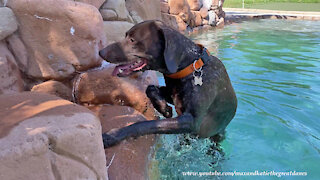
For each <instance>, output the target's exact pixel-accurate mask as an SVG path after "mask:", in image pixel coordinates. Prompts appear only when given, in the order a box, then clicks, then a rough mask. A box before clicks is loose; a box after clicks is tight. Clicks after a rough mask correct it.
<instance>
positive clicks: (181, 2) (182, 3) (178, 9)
mask: <svg viewBox="0 0 320 180" xmlns="http://www.w3.org/2000/svg"><path fill="white" fill-rule="evenodd" d="M168 4H169V8H170V14H172V15H178V16H179V17H180V18H181V19H182V20H183V21H184V22H185V23H186V24H188V25H190V26H191V27H193V23H192V17H193V15H192V13H191V11H190V7H189V4H188V2H187V1H186V0H169V1H168ZM180 24H181V23H180ZM182 29H183V28H182Z"/></svg>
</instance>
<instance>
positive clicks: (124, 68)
mask: <svg viewBox="0 0 320 180" xmlns="http://www.w3.org/2000/svg"><path fill="white" fill-rule="evenodd" d="M129 67H130V64H127V65H119V66H116V67H115V68H114V70H113V72H112V76H117V75H118V74H121V73H123V72H126V71H128V70H129V69H130V68H129ZM121 70H122V72H120V71H121Z"/></svg>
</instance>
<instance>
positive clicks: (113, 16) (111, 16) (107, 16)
mask: <svg viewBox="0 0 320 180" xmlns="http://www.w3.org/2000/svg"><path fill="white" fill-rule="evenodd" d="M100 14H101V16H102V18H103V20H104V21H115V20H117V19H118V15H117V13H116V12H115V11H114V10H112V9H101V10H100Z"/></svg>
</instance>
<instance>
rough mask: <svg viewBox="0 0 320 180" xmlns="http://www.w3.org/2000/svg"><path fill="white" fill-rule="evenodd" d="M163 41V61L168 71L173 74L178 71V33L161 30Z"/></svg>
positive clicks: (179, 48) (179, 52)
mask: <svg viewBox="0 0 320 180" xmlns="http://www.w3.org/2000/svg"><path fill="white" fill-rule="evenodd" d="M161 31H162V33H163V36H164V40H165V43H164V44H165V47H164V54H163V55H164V60H165V63H166V66H167V69H168V71H169V72H170V73H171V74H173V73H176V72H177V70H178V62H179V61H180V58H181V45H179V44H178V43H177V42H179V39H180V38H179V35H180V34H179V32H177V31H175V30H173V29H171V28H167V27H165V28H161Z"/></svg>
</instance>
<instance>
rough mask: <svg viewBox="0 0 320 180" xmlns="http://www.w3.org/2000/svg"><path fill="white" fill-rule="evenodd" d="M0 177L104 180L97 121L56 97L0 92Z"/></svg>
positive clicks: (101, 147)
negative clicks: (4, 93)
mask: <svg viewBox="0 0 320 180" xmlns="http://www.w3.org/2000/svg"><path fill="white" fill-rule="evenodd" d="M0 102H5V103H0V117H1V118H0V162H1V163H0V179H5V180H16V179H26V180H35V179H48V180H54V179H100V180H103V179H107V174H106V160H105V154H104V150H103V144H102V138H101V124H100V121H99V119H98V118H97V117H96V116H95V115H94V114H93V113H92V112H91V111H89V110H88V109H86V108H84V107H80V106H78V105H75V104H73V103H71V102H69V101H66V100H63V99H60V98H58V97H55V96H52V95H47V94H41V93H32V92H25V93H19V94H12V95H2V96H0Z"/></svg>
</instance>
